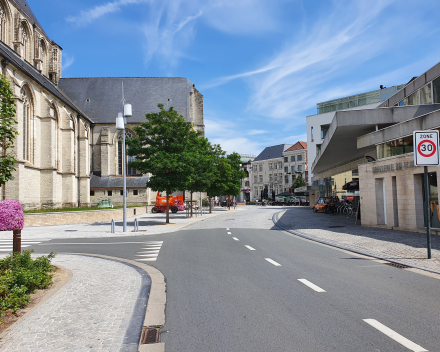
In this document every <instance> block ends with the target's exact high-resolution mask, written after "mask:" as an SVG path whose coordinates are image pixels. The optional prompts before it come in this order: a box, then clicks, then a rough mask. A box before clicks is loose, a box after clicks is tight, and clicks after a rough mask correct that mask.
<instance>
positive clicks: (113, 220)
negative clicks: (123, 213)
mask: <svg viewBox="0 0 440 352" xmlns="http://www.w3.org/2000/svg"><path fill="white" fill-rule="evenodd" d="M112 233H115V219H112Z"/></svg>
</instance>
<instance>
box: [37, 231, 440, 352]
mask: <svg viewBox="0 0 440 352" xmlns="http://www.w3.org/2000/svg"><path fill="white" fill-rule="evenodd" d="M228 232H229V233H230V234H229V233H228ZM151 241H163V244H162V246H161V247H160V249H158V252H157V253H158V256H157V260H156V261H145V260H147V259H148V257H146V255H145V254H144V251H143V248H144V247H145V245H146V244H148V243H151ZM33 248H34V249H35V250H36V252H40V253H47V252H50V251H54V252H69V253H94V254H105V255H110V256H115V257H120V258H127V259H134V260H144V262H145V263H147V264H149V265H152V266H154V267H156V268H158V269H159V270H160V271H161V272H162V273H163V274H164V276H165V279H166V282H167V307H166V325H165V326H164V327H163V328H162V335H161V339H162V341H163V342H165V345H166V350H167V351H188V352H195V351H203V352H216V351H225V352H226V351H227V352H235V351H250V352H258V351H301V352H306V351H311V352H317V351H320V352H321V351H338V352H341V351H379V352H382V351H386V352H394V351H425V350H428V351H440V342H439V341H440V324H439V318H440V302H439V299H438V292H439V289H440V281H439V280H438V279H435V278H431V277H427V276H424V275H420V274H417V273H413V272H410V271H407V270H403V269H398V268H394V267H391V266H388V265H384V264H381V263H378V262H376V261H373V260H369V259H365V258H361V257H359V256H355V255H351V254H349V253H347V252H343V251H339V250H335V249H332V248H329V247H326V246H323V245H319V244H316V243H313V242H309V241H306V240H303V239H300V238H297V237H295V236H293V235H290V234H288V233H286V232H284V231H278V230H274V229H272V230H268V229H265V230H261V229H234V228H231V229H229V231H228V230H226V228H221V229H201V230H187V231H178V232H175V233H169V234H162V235H157V236H134V237H124V238H115V237H112V238H99V239H96V238H95V239H65V240H60V239H57V240H52V241H47V242H44V243H41V244H40V245H38V246H35V247H33ZM299 280H301V281H299ZM305 280H307V281H305ZM313 285H316V286H317V287H315V286H313ZM318 291H325V292H318ZM387 329H392V331H391V332H390V331H389V330H387ZM396 333H397V334H396ZM387 334H388V335H391V336H392V337H389V336H387ZM396 340H398V341H396Z"/></svg>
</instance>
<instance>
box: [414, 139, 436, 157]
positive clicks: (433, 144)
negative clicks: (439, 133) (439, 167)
mask: <svg viewBox="0 0 440 352" xmlns="http://www.w3.org/2000/svg"><path fill="white" fill-rule="evenodd" d="M423 143H429V144H431V145H432V153H431V154H424V153H423V152H422V151H421V150H420V148H421V147H422V145H423ZM417 150H418V152H419V154H420V155H421V156H424V157H425V158H429V157H430V156H433V155H434V154H435V152H436V147H435V143H434V142H433V141H430V140H429V139H425V140H424V141H421V142H420V143H419V145H418V146H417Z"/></svg>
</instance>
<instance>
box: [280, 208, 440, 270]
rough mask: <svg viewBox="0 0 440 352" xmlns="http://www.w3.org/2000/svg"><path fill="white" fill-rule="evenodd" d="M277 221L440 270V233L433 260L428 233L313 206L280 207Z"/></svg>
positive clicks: (389, 257) (298, 230) (325, 239)
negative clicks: (360, 221) (362, 221)
mask: <svg viewBox="0 0 440 352" xmlns="http://www.w3.org/2000/svg"><path fill="white" fill-rule="evenodd" d="M278 211H279V213H278V214H276V216H275V217H274V220H275V222H276V224H277V225H278V226H280V227H282V228H283V229H285V230H288V231H289V232H292V233H294V234H299V235H302V236H304V237H307V238H310V239H313V240H318V241H321V242H324V243H327V244H331V245H336V246H340V247H343V248H345V249H348V250H353V251H356V252H361V253H364V254H367V255H372V256H375V257H379V258H382V259H385V260H391V261H394V262H399V263H403V264H408V265H411V266H414V267H418V268H423V269H427V270H430V271H433V272H437V273H440V236H438V235H432V259H426V258H427V249H426V242H427V241H426V234H422V233H414V232H407V231H397V230H388V229H381V228H374V227H363V226H359V225H355V220H354V219H353V218H350V217H348V218H347V217H345V216H340V215H334V216H332V215H328V214H323V213H313V211H312V210H311V209H310V208H302V207H292V208H285V209H278Z"/></svg>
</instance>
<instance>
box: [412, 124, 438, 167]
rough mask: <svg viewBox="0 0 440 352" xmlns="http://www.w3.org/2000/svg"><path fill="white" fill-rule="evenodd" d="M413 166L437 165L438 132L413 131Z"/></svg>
mask: <svg viewBox="0 0 440 352" xmlns="http://www.w3.org/2000/svg"><path fill="white" fill-rule="evenodd" d="M413 137H414V138H413V140H414V165H415V166H429V165H439V164H440V158H439V151H438V142H439V131H414V133H413Z"/></svg>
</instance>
